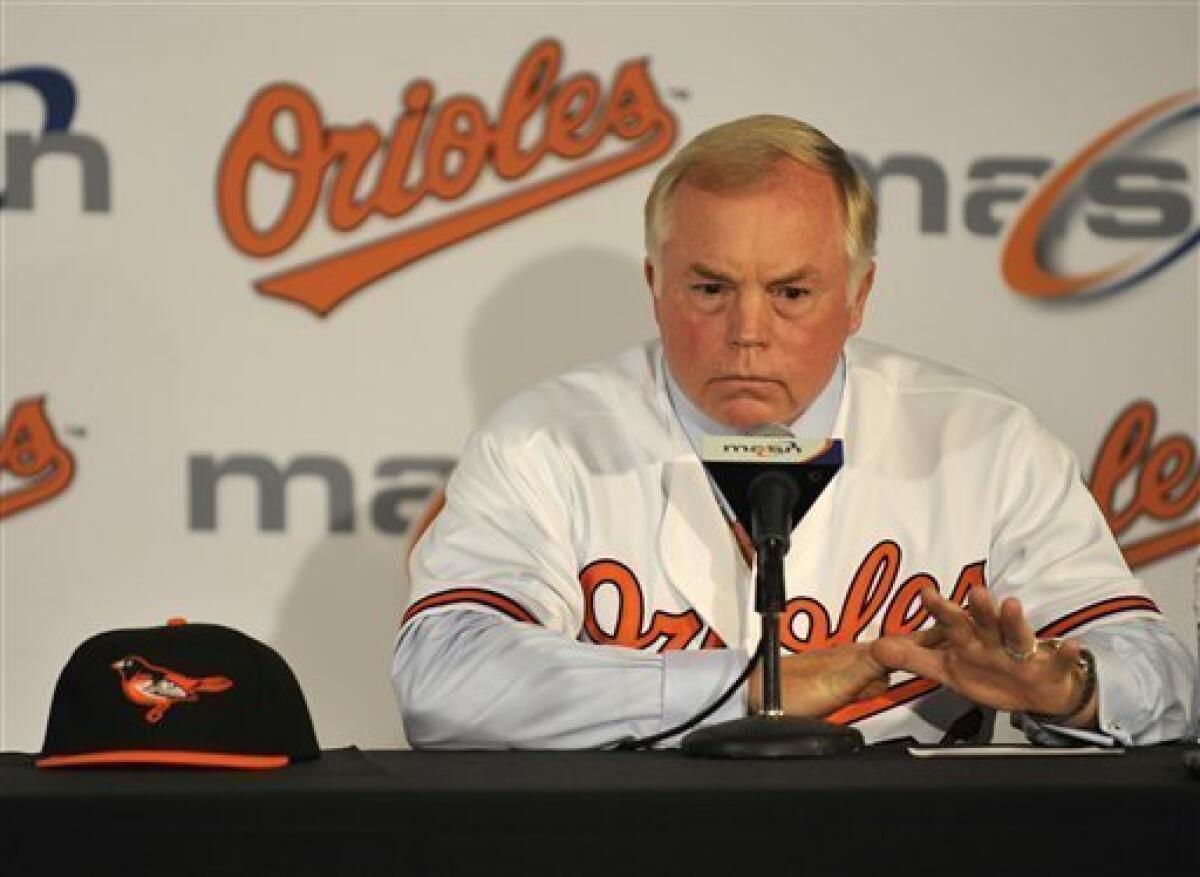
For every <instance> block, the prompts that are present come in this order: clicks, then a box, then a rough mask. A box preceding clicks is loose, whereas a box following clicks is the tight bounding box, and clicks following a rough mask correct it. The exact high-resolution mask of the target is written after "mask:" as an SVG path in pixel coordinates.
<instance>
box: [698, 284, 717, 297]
mask: <svg viewBox="0 0 1200 877" xmlns="http://www.w3.org/2000/svg"><path fill="white" fill-rule="evenodd" d="M723 289H724V287H723V286H722V285H721V284H720V283H697V284H695V285H694V286H692V291H693V292H698V293H700V294H701V295H705V296H712V295H720V294H721V291H722V290H723Z"/></svg>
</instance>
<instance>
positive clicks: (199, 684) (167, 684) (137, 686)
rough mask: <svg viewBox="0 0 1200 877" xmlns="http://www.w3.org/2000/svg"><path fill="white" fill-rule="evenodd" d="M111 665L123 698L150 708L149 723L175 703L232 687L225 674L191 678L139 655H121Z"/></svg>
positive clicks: (148, 711)
mask: <svg viewBox="0 0 1200 877" xmlns="http://www.w3.org/2000/svg"><path fill="white" fill-rule="evenodd" d="M112 668H113V669H114V670H116V671H117V675H118V676H120V677H121V690H122V691H124V692H125V697H127V698H128V699H129V701H130V702H131V703H135V704H137V705H138V706H148V707H150V709H149V710H147V711H146V715H145V719H146V721H147V722H150V723H152V724H153V723H155V722H157V721H159V720H160V719H161V718H162V717H163V716H164V715H166V712H167V710H169V709H170V708H171V707H173V706H174V705H175V704H177V703H189V702H191V701H196V700H199V699H200V695H201V694H216V693H218V692H221V691H228V690H229V689H230V688H233V680H232V679H229V678H227V677H225V676H204V677H201V678H199V679H194V678H192V677H191V676H184V675H183V674H182V673H177V672H175V671H174V670H168V669H167V668H166V667H156V666H155V665H154V664H151V663H150V662H149V661H147V660H146V659H145V658H142V657H139V656H138V655H129V656H128V657H125V658H122V659H121V660H119V661H117V662H115V663H114V664H113V665H112Z"/></svg>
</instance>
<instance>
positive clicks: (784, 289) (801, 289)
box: [778, 286, 812, 301]
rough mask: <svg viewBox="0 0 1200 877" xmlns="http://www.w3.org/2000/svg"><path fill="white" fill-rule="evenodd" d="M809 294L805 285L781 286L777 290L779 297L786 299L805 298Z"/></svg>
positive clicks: (796, 299)
mask: <svg viewBox="0 0 1200 877" xmlns="http://www.w3.org/2000/svg"><path fill="white" fill-rule="evenodd" d="M811 294H812V293H811V291H810V290H809V289H808V287H807V286H781V287H779V290H778V295H779V297H780V298H784V299H787V300H788V301H798V300H799V299H802V298H807V297H808V296H809V295H811Z"/></svg>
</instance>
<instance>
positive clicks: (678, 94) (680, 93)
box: [670, 88, 692, 100]
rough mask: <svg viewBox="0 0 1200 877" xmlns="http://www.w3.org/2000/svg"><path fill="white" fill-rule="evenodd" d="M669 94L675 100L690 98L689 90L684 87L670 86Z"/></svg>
mask: <svg viewBox="0 0 1200 877" xmlns="http://www.w3.org/2000/svg"><path fill="white" fill-rule="evenodd" d="M670 94H671V97H673V98H675V100H691V99H692V93H691V91H690V90H688V89H686V88H672V89H671V92H670Z"/></svg>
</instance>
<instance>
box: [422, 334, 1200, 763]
mask: <svg viewBox="0 0 1200 877" xmlns="http://www.w3.org/2000/svg"><path fill="white" fill-rule="evenodd" d="M845 353H846V357H845V362H846V383H845V387H844V392H843V396H842V402H841V407H840V409H839V412H838V416H837V422H836V426H835V428H834V435H835V436H836V437H840V438H842V439H843V442H844V454H845V462H844V466H843V468H842V470H841V472H840V473H839V474H838V475H837V476H836V477H835V478H834V480H833V481H832V483H831V484H830V485H829V486H828V487H827V488H826V489H825V491H824V492H823V493H822V495H821V496H820V498H819V499H818V500H817V502H816V504H815V505H814V506H813V507H812V508H811V509H810V510H809V512H808V514H807V515H806V516H805V517H804V519H803V520H802V521H800V523H799V524H798V525H797V526H796V528H795V531H794V533H793V535H792V547H791V551H790V553H789V554H788V556H787V560H786V581H787V597H788V599H787V604H786V609H785V612H784V630H783V634H782V640H783V646H784V649H785V652H786V651H792V652H800V651H804V650H806V649H816V648H821V647H822V646H826V645H829V644H832V643H847V642H852V641H856V640H857V641H869V640H873V639H875V638H877V637H879V636H880V635H883V634H894V633H900V632H905V631H911V630H915V629H917V628H918V627H920V626H923V625H925V624H927V622H928V618H927V616H926V614H925V613H924V612H923V611H921V610H920V609H919V608H918V606H919V604H918V602H917V594H918V591H919V590H920V589H921V588H922V587H923V586H925V585H926V584H928V583H933V584H936V586H937V587H938V589H939V590H940V591H941V592H942V593H943V594H944V595H947V596H949V597H950V598H951V599H953V600H955V601H957V602H960V603H961V602H962V601H963V599H964V597H965V595H966V592H967V589H968V588H969V587H971V586H972V585H976V584H985V585H987V586H988V587H989V588H990V589H991V591H992V593H993V595H994V598H995V599H996V601H997V602H999V600H1002V599H1003V598H1004V597H1007V596H1010V595H1011V596H1015V597H1018V598H1019V599H1020V601H1021V603H1022V606H1023V607H1024V609H1025V612H1026V616H1027V618H1028V619H1029V621H1030V623H1031V625H1032V626H1033V627H1034V629H1035V630H1036V631H1037V632H1038V634H1039V636H1042V637H1047V636H1062V635H1068V634H1078V633H1080V632H1081V631H1083V630H1085V629H1087V628H1090V627H1094V626H1097V625H1103V624H1105V623H1109V622H1112V621H1113V620H1115V619H1132V618H1159V615H1158V610H1157V609H1156V607H1155V605H1154V603H1153V601H1152V600H1151V598H1150V596H1149V594H1148V593H1147V592H1146V590H1145V589H1144V588H1143V587H1142V585H1141V584H1140V583H1139V582H1138V581H1137V580H1136V579H1134V578H1132V577H1131V575H1130V573H1129V571H1128V568H1127V567H1126V565H1125V563H1124V560H1123V558H1122V557H1121V554H1120V552H1119V550H1118V548H1117V546H1116V544H1115V542H1114V540H1113V538H1112V535H1111V533H1110V531H1109V529H1108V527H1107V526H1106V525H1105V522H1104V520H1103V518H1102V516H1101V514H1100V512H1099V510H1098V508H1097V507H1096V504H1095V502H1094V501H1093V500H1092V498H1091V496H1090V494H1089V493H1088V492H1087V490H1086V488H1085V486H1084V485H1083V483H1082V480H1081V478H1080V473H1079V470H1078V467H1077V465H1076V463H1075V462H1074V459H1073V457H1072V455H1071V454H1070V453H1069V451H1068V450H1067V449H1066V448H1065V447H1064V446H1063V445H1062V444H1061V443H1060V442H1059V441H1058V440H1056V439H1055V438H1053V437H1052V436H1050V435H1049V434H1048V433H1047V432H1046V431H1045V430H1044V429H1043V428H1042V427H1041V426H1040V425H1039V424H1038V423H1037V422H1036V420H1035V419H1034V417H1033V416H1032V415H1031V413H1030V412H1029V410H1028V409H1027V408H1026V407H1024V406H1023V405H1021V404H1020V403H1018V402H1015V401H1014V400H1013V399H1011V398H1010V397H1008V396H1006V395H1005V394H1003V393H1002V392H1000V391H999V390H997V389H995V388H994V387H992V386H990V385H988V384H986V383H984V382H982V381H979V380H977V379H974V378H971V377H969V376H967V375H964V374H962V373H960V372H957V371H955V370H952V369H949V368H947V367H944V366H941V365H938V364H935V363H931V362H928V361H924V360H920V359H917V358H914V357H911V356H907V355H904V354H901V353H899V352H896V351H893V350H890V349H888V348H885V347H883V346H880V345H877V344H874V343H871V342H867V341H863V340H859V339H851V341H850V342H849V343H848V345H847V347H846V351H845ZM664 369H665V366H664V362H663V357H662V351H661V345H660V344H659V343H658V342H652V343H650V344H647V345H645V346H641V347H638V348H634V349H632V350H629V351H626V352H624V353H622V354H620V355H618V356H617V357H614V358H613V359H611V360H608V361H605V362H603V363H600V364H596V365H593V366H589V367H585V368H582V369H580V370H577V371H574V372H571V373H568V374H566V375H564V376H562V377H559V378H555V379H552V380H549V381H546V382H543V383H541V384H539V385H537V386H535V387H533V388H532V389H530V390H527V391H525V392H524V393H522V394H520V395H518V396H517V397H515V398H514V399H512V400H511V401H510V402H509V403H508V404H506V405H505V406H504V407H503V408H501V410H500V411H499V412H498V413H497V414H496V415H495V416H494V417H493V418H492V419H491V420H490V422H489V423H488V424H487V425H486V427H485V428H483V429H482V430H480V431H479V432H477V433H476V434H475V435H474V436H473V437H472V438H471V440H470V441H469V443H468V445H467V448H466V449H465V451H464V454H463V457H462V459H461V461H460V463H459V465H458V468H457V469H456V470H455V472H454V475H453V476H452V478H451V480H450V482H449V484H448V488H447V504H446V507H445V509H444V510H443V511H442V512H441V514H440V515H439V516H438V518H437V519H436V521H435V523H434V524H433V526H432V527H431V528H430V530H429V531H428V532H427V533H426V534H425V536H424V537H423V538H422V540H421V543H420V544H419V546H418V547H417V549H416V551H415V552H414V555H413V558H412V561H411V571H412V583H413V593H412V601H411V604H410V606H409V609H408V612H407V613H406V615H405V624H406V625H411V624H413V623H415V620H416V619H419V618H428V617H429V615H430V614H431V613H443V612H446V611H449V610H452V609H461V608H472V609H476V610H480V611H484V612H490V613H497V614H499V615H502V616H506V617H507V618H510V619H514V620H516V621H519V622H521V623H523V624H528V625H536V626H539V627H541V628H544V629H546V630H548V631H552V632H554V633H555V634H557V635H559V636H561V637H565V638H569V639H571V640H578V641H581V642H585V643H594V644H605V645H616V646H623V647H626V648H628V649H635V650H641V651H643V652H647V653H658V652H666V651H670V650H696V649H719V648H722V647H725V646H735V647H738V648H740V649H744V650H746V651H747V652H749V651H752V650H753V648H754V647H755V645H756V643H757V640H758V635H759V631H760V621H759V617H758V616H757V615H756V614H755V612H754V610H753V588H754V586H753V582H754V577H753V570H752V569H751V567H750V566H749V565H748V564H747V562H746V561H745V560H744V559H743V555H742V553H741V551H740V550H739V547H738V544H737V540H736V537H735V535H734V533H733V532H732V530H731V529H730V526H729V525H728V523H727V522H726V520H725V518H724V516H723V514H722V511H721V509H720V507H719V505H718V503H717V501H716V499H715V497H714V495H713V489H712V487H711V484H710V481H709V480H708V478H707V476H706V474H705V472H704V469H703V466H702V464H701V463H700V461H699V460H698V458H697V456H696V454H695V452H694V451H693V448H692V447H691V445H690V444H689V441H688V439H687V437H686V435H685V434H684V431H683V429H682V427H681V425H680V423H679V421H678V419H677V417H676V416H675V414H674V412H673V409H672V407H671V404H670V402H669V400H668V396H667V390H666V384H665V373H664ZM402 636H403V633H402ZM444 653H445V660H449V661H453V648H452V647H451V646H450V645H449V644H448V645H447V646H446V648H445V652H444ZM1184 655H1186V652H1184ZM1184 660H1186V658H1185V659H1184ZM1182 672H1184V673H1185V674H1186V673H1187V672H1189V668H1184V670H1183V671H1182ZM529 696H530V697H539V696H543V695H539V694H538V693H537V692H536V691H533V692H530V693H529ZM548 696H550V697H552V696H553V695H552V694H550V695H548ZM970 707H971V704H970V703H968V702H967V701H965V700H963V699H962V698H960V697H958V695H956V694H954V693H953V692H951V691H948V690H945V689H942V688H939V687H937V686H936V685H934V684H933V683H931V682H929V681H927V680H924V679H919V678H912V677H909V676H906V675H905V674H893V677H892V686H891V688H890V690H889V691H888V692H887V693H886V694H885V695H883V696H881V697H877V698H873V699H870V700H865V701H860V702H857V703H853V704H851V705H849V706H847V707H845V708H843V709H841V710H838V711H837V712H836V713H834V714H833V715H832V716H831V717H830V718H831V720H833V721H837V722H852V723H854V724H855V725H856V726H857V727H859V728H860V730H862V731H863V733H864V735H865V736H866V738H867V740H868V741H875V740H883V739H890V738H895V737H902V736H906V735H911V736H913V737H915V738H917V739H918V740H922V741H928V742H936V740H937V739H938V738H939V737H940V736H941V734H942V733H943V732H944V730H945V729H946V727H947V726H948V725H949V724H950V723H951V722H952V721H953V720H954V719H955V718H957V717H958V716H960V715H961V714H963V713H964V712H966V711H967V710H968V709H970ZM1183 709H1184V711H1186V709H1187V708H1186V707H1184V708H1183Z"/></svg>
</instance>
